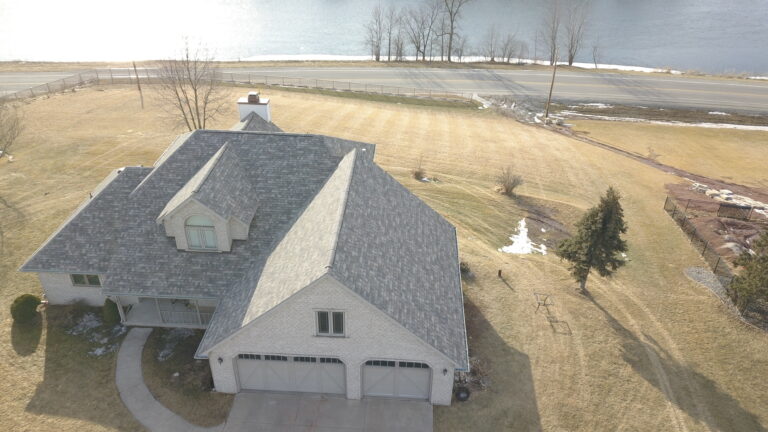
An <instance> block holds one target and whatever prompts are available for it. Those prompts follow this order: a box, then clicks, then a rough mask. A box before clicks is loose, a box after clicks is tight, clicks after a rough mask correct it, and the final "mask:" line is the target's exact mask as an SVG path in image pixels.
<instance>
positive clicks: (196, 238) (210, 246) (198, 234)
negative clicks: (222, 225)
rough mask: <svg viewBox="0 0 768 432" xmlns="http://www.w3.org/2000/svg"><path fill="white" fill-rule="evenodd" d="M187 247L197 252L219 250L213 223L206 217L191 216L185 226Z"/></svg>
mask: <svg viewBox="0 0 768 432" xmlns="http://www.w3.org/2000/svg"><path fill="white" fill-rule="evenodd" d="M184 229H185V230H186V232H187V245H188V246H189V248H190V249H196V250H217V249H218V246H217V243H216V231H215V229H214V226H213V221H211V220H210V219H209V218H207V217H205V216H190V217H189V218H187V221H186V223H185V224H184Z"/></svg>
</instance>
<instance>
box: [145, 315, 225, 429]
mask: <svg viewBox="0 0 768 432" xmlns="http://www.w3.org/2000/svg"><path fill="white" fill-rule="evenodd" d="M172 331H173V330H171V329H155V330H153V331H152V333H150V335H149V338H148V339H147V343H146V345H144V351H143V352H142V360H141V361H142V365H143V372H144V382H145V383H146V384H147V387H148V388H149V391H150V392H152V395H153V396H154V397H155V399H157V400H158V401H160V403H162V404H163V405H165V407H166V408H168V409H169V410H171V411H173V412H175V413H176V414H178V415H180V416H181V417H183V418H184V419H185V420H187V421H188V422H190V423H191V424H194V425H198V426H206V427H211V426H216V425H219V424H221V423H223V422H224V421H225V420H226V419H227V416H228V415H229V410H230V409H231V408H232V401H233V400H234V396H233V395H230V394H226V393H214V392H211V391H210V384H211V383H212V382H213V381H212V380H211V370H210V368H209V367H208V362H207V361H206V360H195V351H197V346H198V345H200V341H201V340H202V339H203V334H204V332H203V331H202V330H195V331H194V333H192V335H190V336H188V337H185V338H179V342H178V344H176V345H175V346H173V351H172V353H171V354H170V356H168V357H167V358H165V359H159V358H158V355H159V353H160V352H161V351H162V350H164V349H167V348H169V347H167V343H168V342H167V339H168V335H169V334H170V333H171V332H172Z"/></svg>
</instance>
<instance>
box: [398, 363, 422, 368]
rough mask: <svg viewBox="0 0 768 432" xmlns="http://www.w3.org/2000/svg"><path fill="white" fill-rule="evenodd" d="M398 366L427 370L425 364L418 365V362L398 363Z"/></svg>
mask: <svg viewBox="0 0 768 432" xmlns="http://www.w3.org/2000/svg"><path fill="white" fill-rule="evenodd" d="M398 366H400V367H401V368H417V369H429V366H427V364H426V363H419V362H400V364H399V365H398Z"/></svg>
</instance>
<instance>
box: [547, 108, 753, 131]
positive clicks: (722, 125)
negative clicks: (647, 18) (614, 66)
mask: <svg viewBox="0 0 768 432" xmlns="http://www.w3.org/2000/svg"><path fill="white" fill-rule="evenodd" d="M560 114H562V115H565V116H570V117H583V118H588V119H594V120H606V121H618V122H628V123H648V124H657V125H664V126H688V127H701V128H709V129H738V130H749V131H763V132H768V126H752V125H739V124H731V123H685V122H680V121H659V120H646V119H639V118H634V117H612V116H604V115H593V114H582V113H578V112H575V111H560Z"/></svg>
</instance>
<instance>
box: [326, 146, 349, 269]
mask: <svg viewBox="0 0 768 432" xmlns="http://www.w3.org/2000/svg"><path fill="white" fill-rule="evenodd" d="M347 155H351V158H352V163H351V165H352V167H351V168H350V170H351V172H350V173H349V181H348V182H347V185H346V187H345V188H344V197H343V198H342V199H341V201H342V204H341V207H340V209H339V213H338V215H337V220H338V223H337V224H336V227H335V231H336V232H335V233H334V234H333V247H331V257H330V259H329V260H328V265H326V266H325V268H326V269H331V268H333V262H334V261H335V260H336V246H337V245H338V244H339V234H340V233H341V226H342V225H343V224H344V215H345V214H346V212H347V202H349V189H350V188H351V186H352V179H353V178H354V177H355V167H356V166H357V163H356V162H357V149H354V148H353V149H352V150H351V151H350V152H349V153H348V154H347ZM345 157H346V156H345ZM342 160H343V159H342ZM339 164H341V161H339ZM336 169H339V168H338V167H337V168H336Z"/></svg>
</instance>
